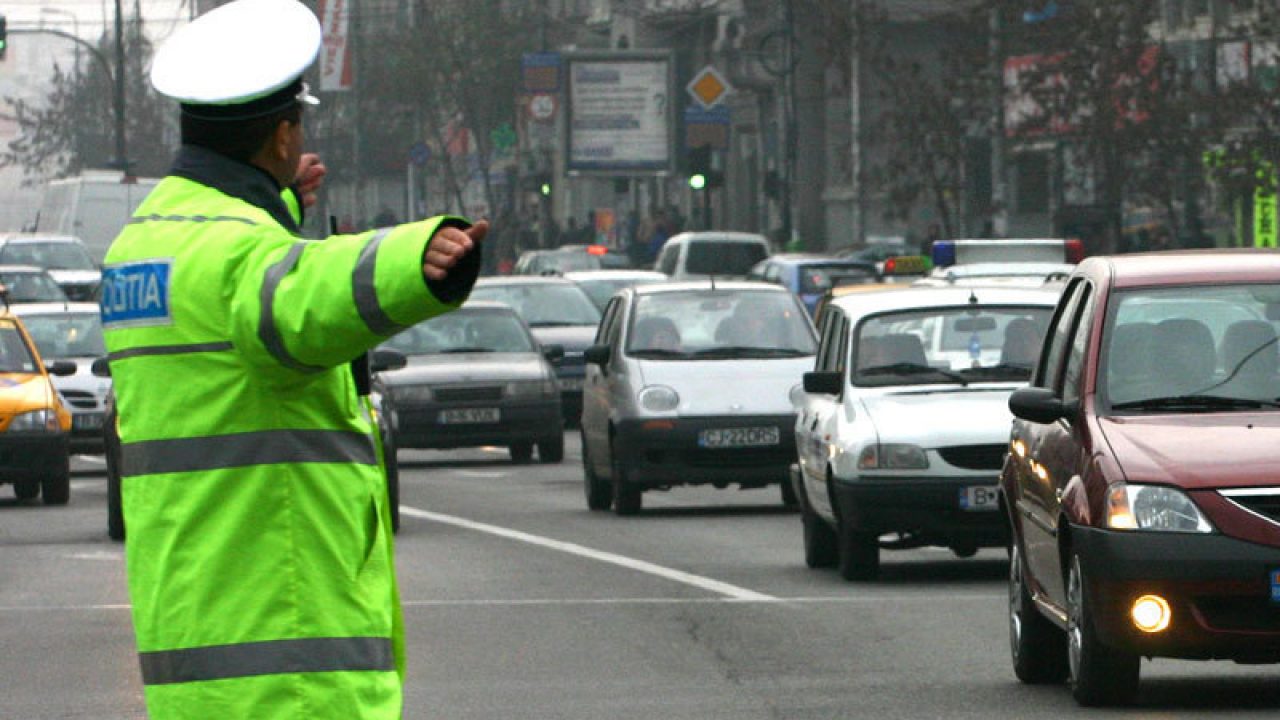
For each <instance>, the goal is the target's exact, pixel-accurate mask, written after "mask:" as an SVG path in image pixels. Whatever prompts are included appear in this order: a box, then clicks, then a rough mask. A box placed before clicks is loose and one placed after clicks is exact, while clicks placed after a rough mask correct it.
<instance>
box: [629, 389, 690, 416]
mask: <svg viewBox="0 0 1280 720" xmlns="http://www.w3.org/2000/svg"><path fill="white" fill-rule="evenodd" d="M637 399H638V400H639V401H640V407H642V408H644V409H645V410H648V411H650V412H670V411H672V410H675V409H676V407H677V406H679V405H680V396H679V395H677V394H676V391H675V390H672V389H671V388H669V387H667V386H666V385H650V386H649V387H646V388H645V389H643V390H641V391H640V395H639V397H638V398H637Z"/></svg>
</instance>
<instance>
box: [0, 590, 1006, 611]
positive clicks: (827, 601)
mask: <svg viewBox="0 0 1280 720" xmlns="http://www.w3.org/2000/svg"><path fill="white" fill-rule="evenodd" d="M765 597H766V598H767V599H761V600H745V599H739V598H731V597H701V598H682V597H651V598H531V599H528V600H520V599H507V600H402V601H401V605H403V606H404V607H406V608H415V607H558V606H571V605H717V604H721V603H724V604H738V605H740V604H744V603H761V604H769V605H785V604H788V603H793V604H797V605H867V604H870V603H876V604H888V605H897V604H902V603H927V604H930V605H934V604H937V602H938V597H937V595H930V594H928V593H910V594H908V593H888V594H884V595H878V594H871V595H817V596H812V597H781V598H770V597H768V596H765ZM1006 597H1007V593H1003V592H999V593H964V594H960V595H954V594H953V595H948V596H947V602H955V601H961V602H975V603H977V602H980V603H983V604H984V605H986V604H990V603H991V602H993V601H995V600H1001V599H1005V598H1006ZM132 607H133V606H132V605H128V604H122V605H113V604H103V605H0V613H12V612H49V611H51V610H66V611H76V612H99V611H107V610H112V611H114V610H129V609H131V608H132Z"/></svg>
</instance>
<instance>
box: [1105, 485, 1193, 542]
mask: <svg viewBox="0 0 1280 720" xmlns="http://www.w3.org/2000/svg"><path fill="white" fill-rule="evenodd" d="M1107 527H1109V528H1111V529H1112V530H1148V531H1153V532H1186V533H1211V532H1213V525H1212V524H1211V523H1210V522H1209V519H1208V518H1206V517H1205V516H1204V513H1202V512H1200V508H1198V507H1196V504H1195V503H1194V502H1192V501H1191V498H1190V497H1188V496H1187V494H1186V493H1184V492H1182V491H1181V490H1176V489H1174V488H1171V487H1165V486H1163V485H1129V484H1127V483H1119V484H1116V485H1113V486H1111V489H1110V490H1108V491H1107Z"/></svg>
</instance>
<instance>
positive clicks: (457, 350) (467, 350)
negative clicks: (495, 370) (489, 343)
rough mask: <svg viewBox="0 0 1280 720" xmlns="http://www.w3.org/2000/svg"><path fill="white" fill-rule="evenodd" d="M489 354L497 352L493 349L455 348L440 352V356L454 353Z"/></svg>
mask: <svg viewBox="0 0 1280 720" xmlns="http://www.w3.org/2000/svg"><path fill="white" fill-rule="evenodd" d="M491 352H498V351H497V350H494V349H493V348H485V347H456V348H446V349H444V350H441V351H440V354H441V355H452V354H454V353H491Z"/></svg>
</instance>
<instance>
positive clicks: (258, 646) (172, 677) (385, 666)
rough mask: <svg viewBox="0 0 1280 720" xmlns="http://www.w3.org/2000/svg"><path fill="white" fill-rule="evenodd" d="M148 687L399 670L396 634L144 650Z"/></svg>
mask: <svg viewBox="0 0 1280 720" xmlns="http://www.w3.org/2000/svg"><path fill="white" fill-rule="evenodd" d="M139 659H140V661H141V662H142V682H143V684H144V685H170V684H173V683H186V682H200V681H205V680H225V679H227V678H240V677H252V676H255V675H279V674H282V673H308V672H360V671H366V672H386V671H391V670H394V669H395V660H394V658H393V656H392V650H391V638H382V637H345V638H343V637H339V638H301V639H295V640H269V641H266V642H251V643H239V644H236V645H214V646H211V647H201V648H184V649H181V650H159V651H154V652H144V653H140V654H139Z"/></svg>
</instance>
